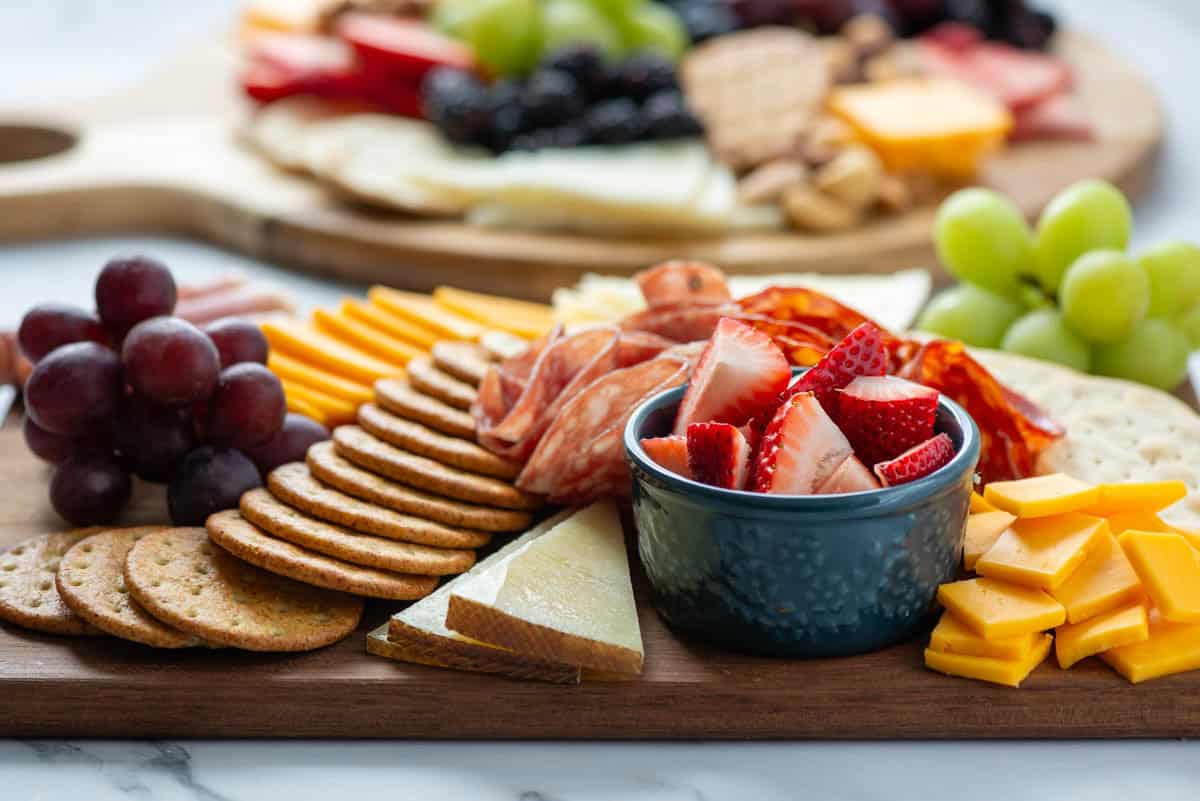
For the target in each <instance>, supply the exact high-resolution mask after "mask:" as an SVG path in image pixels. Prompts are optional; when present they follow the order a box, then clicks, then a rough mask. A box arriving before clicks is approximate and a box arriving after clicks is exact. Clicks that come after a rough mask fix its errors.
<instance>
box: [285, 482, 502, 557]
mask: <svg viewBox="0 0 1200 801" xmlns="http://www.w3.org/2000/svg"><path fill="white" fill-rule="evenodd" d="M267 486H268V487H269V488H270V490H271V494H272V495H274V496H275V497H276V498H278V499H279V500H281V501H283V502H284V503H285V504H287V505H288V506H291V507H292V508H294V509H299V510H300V511H301V512H304V513H306V514H310V515H312V516H313V517H318V518H320V519H321V520H326V521H328V522H330V523H337V524H339V525H343V526H346V527H348V528H352V529H354V530H355V531H359V532H362V533H363V534H374V535H375V536H377V537H386V538H388V539H389V540H400V541H401V542H412V543H416V544H417V545H429V546H432V547H434V548H482V547H483V546H485V545H487V544H488V543H489V542H491V541H492V535H491V534H488V533H487V532H484V531H471V530H469V529H465V528H451V527H449V526H443V525H442V524H441V523H435V522H433V521H431V520H425V519H423V518H420V517H413V516H411V515H405V514H400V513H399V512H397V511H395V510H394V509H388V508H386V507H384V506H379V505H377V504H373V503H367V502H366V501H360V500H359V499H358V498H354V497H351V496H350V495H347V494H345V493H344V492H338V491H337V490H335V489H333V488H332V487H327V486H325V485H324V484H322V483H321V482H320V481H318V480H317V479H316V478H314V477H313V474H312V471H311V470H309V469H308V465H306V464H304V463H303V462H296V463H293V464H287V465H283V466H282V467H277V468H276V469H275V470H273V471H272V472H271V474H270V475H269V476H268V477H267Z"/></svg>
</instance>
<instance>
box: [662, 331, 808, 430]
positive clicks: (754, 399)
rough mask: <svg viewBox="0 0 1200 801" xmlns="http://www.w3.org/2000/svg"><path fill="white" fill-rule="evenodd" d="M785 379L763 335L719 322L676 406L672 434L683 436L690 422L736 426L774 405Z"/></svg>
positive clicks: (783, 365) (784, 365)
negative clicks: (677, 410)
mask: <svg viewBox="0 0 1200 801" xmlns="http://www.w3.org/2000/svg"><path fill="white" fill-rule="evenodd" d="M791 375H792V373H791V368H790V367H788V361H787V358H786V357H784V355H783V351H781V350H780V349H779V346H778V345H776V344H775V342H774V341H772V339H771V338H770V337H769V336H767V335H766V334H764V333H762V332H760V331H756V330H754V329H753V328H751V327H750V326H748V325H746V324H745V323H740V322H738V321H737V320H733V319H730V318H728V317H722V318H721V320H720V322H718V323H717V330H716V331H714V332H713V335H712V339H710V340H709V341H708V345H707V346H705V348H704V353H702V354H701V355H700V361H699V362H698V363H697V364H696V372H695V373H694V374H693V375H692V380H691V383H689V384H688V388H687V392H686V393H685V394H684V396H683V402H682V403H680V404H679V416H678V417H677V418H676V419H675V433H676V434H684V433H686V432H687V429H688V426H690V425H691V424H692V423H710V422H711V423H731V424H733V425H735V426H740V425H742V424H743V423H745V422H746V421H747V420H750V419H751V418H753V417H756V416H757V415H760V414H763V413H764V412H766V411H767V410H768V409H770V408H771V407H772V406H774V405H775V404H776V403H778V400H779V393H781V392H783V390H784V389H785V388H786V387H787V384H788V381H789V380H790V379H791Z"/></svg>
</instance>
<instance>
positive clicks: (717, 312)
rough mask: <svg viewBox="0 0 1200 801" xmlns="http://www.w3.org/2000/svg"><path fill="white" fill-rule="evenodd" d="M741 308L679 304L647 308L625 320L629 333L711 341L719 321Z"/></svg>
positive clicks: (681, 340) (623, 325)
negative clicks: (637, 332) (635, 332)
mask: <svg viewBox="0 0 1200 801" xmlns="http://www.w3.org/2000/svg"><path fill="white" fill-rule="evenodd" d="M738 311H740V309H739V308H738V307H737V306H736V305H734V304H732V303H722V304H720V305H719V306H696V305H694V304H677V305H674V306H660V307H658V308H654V309H646V310H645V311H641V312H638V313H637V314H633V315H630V316H629V317H626V318H625V319H624V320H622V321H621V328H622V330H625V331H641V332H644V333H647V334H657V335H658V336H660V337H665V338H666V339H669V340H671V341H672V342H695V341H697V340H700V339H708V338H709V337H711V336H712V333H713V331H715V330H716V329H717V321H718V320H720V319H721V318H722V317H725V316H728V315H730V314H736V313H737V312H738Z"/></svg>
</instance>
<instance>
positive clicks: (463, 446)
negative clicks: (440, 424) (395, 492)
mask: <svg viewBox="0 0 1200 801" xmlns="http://www.w3.org/2000/svg"><path fill="white" fill-rule="evenodd" d="M358 424H359V425H360V426H362V427H363V428H364V429H365V430H366V431H367V432H369V433H370V434H372V435H373V436H375V437H378V438H379V439H381V440H383V441H384V442H386V443H388V444H389V445H395V446H396V447H397V448H402V449H404V450H406V451H408V452H409V453H415V454H417V455H418V456H425V457H427V458H429V459H433V460H434V461H438V462H441V463H442V464H444V465H448V466H450V467H458V468H461V469H463V470H469V471H471V472H472V473H480V474H482V475H485V476H493V477H495V478H503V479H514V478H516V477H517V475H518V474H520V472H521V465H519V464H517V463H516V462H510V461H509V460H507V459H502V458H500V457H499V456H497V455H496V454H494V453H492V452H491V451H489V450H487V449H486V448H483V447H481V446H479V445H477V444H476V443H475V442H472V441H471V440H468V439H460V438H459V437H451V436H447V435H446V434H441V433H439V432H437V431H434V430H433V429H431V428H426V427H425V426H423V425H421V424H420V423H418V422H416V421H414V420H406V419H404V418H403V417H399V416H397V415H394V414H392V413H391V412H389V411H387V410H386V409H381V408H380V407H378V406H376V405H375V404H373V403H364V404H363V405H362V406H360V407H358Z"/></svg>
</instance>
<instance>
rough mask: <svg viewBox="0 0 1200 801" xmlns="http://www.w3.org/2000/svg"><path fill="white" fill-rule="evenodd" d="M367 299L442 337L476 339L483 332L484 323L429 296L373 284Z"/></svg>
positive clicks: (471, 340) (473, 340)
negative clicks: (445, 306)
mask: <svg viewBox="0 0 1200 801" xmlns="http://www.w3.org/2000/svg"><path fill="white" fill-rule="evenodd" d="M367 298H369V299H370V301H371V303H373V304H375V305H376V306H379V307H380V308H382V309H385V310H386V311H388V312H391V313H392V314H395V315H397V316H399V317H403V318H404V319H406V320H410V321H412V322H414V323H417V324H418V325H422V326H425V327H426V328H430V329H432V330H433V331H434V333H436V334H437V335H438V336H441V337H447V338H449V339H464V340H467V341H469V342H476V341H478V340H479V337H480V336H482V335H483V326H481V325H479V323H477V322H475V321H474V320H468V319H467V318H466V317H463V316H462V315H460V314H455V313H454V312H450V311H447V310H446V309H443V308H442V307H440V306H438V305H437V304H436V303H434V302H433V299H432V298H430V297H429V296H428V295H418V294H417V293H415V292H401V291H400V290H398V289H389V288H388V287H384V286H373V287H371V288H370V290H368V291H367Z"/></svg>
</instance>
